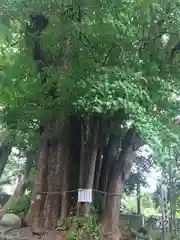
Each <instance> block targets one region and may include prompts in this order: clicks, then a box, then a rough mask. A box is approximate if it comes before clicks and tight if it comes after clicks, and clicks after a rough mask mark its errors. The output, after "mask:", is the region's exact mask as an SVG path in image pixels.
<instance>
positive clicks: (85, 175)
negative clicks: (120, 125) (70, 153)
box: [79, 118, 100, 216]
mask: <svg viewBox="0 0 180 240" xmlns="http://www.w3.org/2000/svg"><path fill="white" fill-rule="evenodd" d="M87 132H88V133H87ZM85 133H86V135H85V134H84V133H83V129H82V131H81V134H82V139H81V160H80V180H79V187H80V188H84V189H93V182H94V176H95V167H96V159H97V152H98V149H99V140H100V139H99V137H100V136H99V120H97V119H96V118H94V119H91V121H90V125H89V128H87V129H85ZM81 210H82V211H81V212H80V213H81V214H83V215H85V216H88V215H89V211H90V206H89V205H88V204H83V207H82V208H81Z"/></svg>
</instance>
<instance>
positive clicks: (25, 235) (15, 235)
mask: <svg viewBox="0 0 180 240" xmlns="http://www.w3.org/2000/svg"><path fill="white" fill-rule="evenodd" d="M4 235H5V237H6V239H8V240H37V239H42V240H65V239H66V237H65V233H63V232H58V231H49V232H44V233H43V234H41V235H39V234H37V235H33V234H32V230H31V228H28V227H27V228H20V229H14V230H11V231H9V232H8V233H6V234H4ZM0 240H1V238H0Z"/></svg>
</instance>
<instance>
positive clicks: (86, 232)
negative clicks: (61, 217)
mask: <svg viewBox="0 0 180 240" xmlns="http://www.w3.org/2000/svg"><path fill="white" fill-rule="evenodd" d="M66 224H67V228H68V229H69V230H68V233H67V240H84V239H87V240H101V239H102V235H101V232H100V228H99V225H98V223H97V219H96V218H95V217H69V218H68V219H67V222H66Z"/></svg>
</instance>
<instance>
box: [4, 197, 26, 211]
mask: <svg viewBox="0 0 180 240" xmlns="http://www.w3.org/2000/svg"><path fill="white" fill-rule="evenodd" d="M29 205H30V195H23V196H21V197H19V198H17V199H15V200H14V201H12V203H11V205H10V207H9V208H8V209H5V213H14V214H16V215H20V214H22V213H24V215H26V214H27V212H28V209H29Z"/></svg>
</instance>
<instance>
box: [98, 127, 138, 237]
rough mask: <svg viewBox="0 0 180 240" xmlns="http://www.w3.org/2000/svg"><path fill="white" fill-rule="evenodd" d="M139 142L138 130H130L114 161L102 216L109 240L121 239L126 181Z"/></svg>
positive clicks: (103, 228) (103, 226) (105, 233)
mask: <svg viewBox="0 0 180 240" xmlns="http://www.w3.org/2000/svg"><path fill="white" fill-rule="evenodd" d="M139 144H140V142H139V141H137V136H136V130H135V129H134V128H132V129H129V130H128V131H127V133H126V136H125V137H124V139H123V140H122V143H121V152H120V155H119V157H118V159H117V160H116V161H114V163H113V166H112V168H111V172H110V175H109V179H108V187H107V193H108V194H107V198H106V207H105V210H104V213H103V215H102V220H101V226H102V232H103V233H104V235H105V236H107V237H108V239H109V240H116V239H119V238H118V237H121V234H120V231H119V212H120V203H121V197H122V192H123V186H124V183H125V180H126V179H127V178H128V177H129V173H130V171H131V167H132V164H133V161H134V160H135V158H136V153H135V151H136V149H137V148H139V147H140V145H139Z"/></svg>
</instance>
